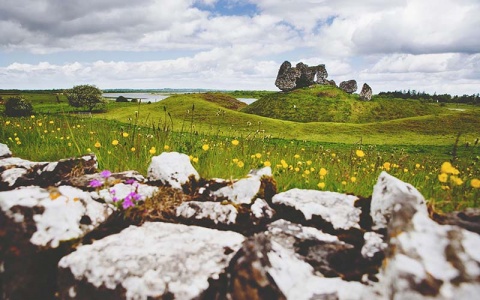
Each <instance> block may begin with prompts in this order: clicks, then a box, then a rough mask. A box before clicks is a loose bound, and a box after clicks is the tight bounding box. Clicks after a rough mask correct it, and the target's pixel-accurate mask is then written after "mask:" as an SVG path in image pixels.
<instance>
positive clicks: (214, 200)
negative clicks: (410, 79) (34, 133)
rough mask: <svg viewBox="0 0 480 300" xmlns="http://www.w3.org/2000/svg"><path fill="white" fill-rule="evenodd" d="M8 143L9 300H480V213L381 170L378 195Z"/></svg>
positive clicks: (4, 175) (3, 286) (3, 246)
mask: <svg viewBox="0 0 480 300" xmlns="http://www.w3.org/2000/svg"><path fill="white" fill-rule="evenodd" d="M11 155H12V154H11V152H10V150H9V149H8V147H7V146H6V145H3V144H0V191H1V192H0V295H1V296H2V299H295V300H296V299H475V298H477V297H478V295H480V236H479V233H480V214H479V212H478V210H469V211H465V212H457V213H451V214H448V215H439V214H437V213H435V212H433V211H431V210H429V209H427V205H426V203H425V199H424V198H423V196H422V195H421V194H420V193H419V192H418V191H417V190H416V189H415V188H414V187H413V186H412V185H410V184H408V183H404V182H402V181H400V180H398V179H396V178H394V177H392V176H390V175H389V174H387V173H385V172H383V173H382V174H380V176H379V178H378V182H377V184H376V185H375V187H374V190H373V193H372V196H371V198H361V197H357V196H353V195H345V194H340V193H334V192H323V191H317V190H301V189H292V190H288V191H286V192H282V193H277V190H276V186H275V180H274V178H272V174H271V170H270V168H264V169H261V170H253V171H251V172H250V173H249V174H247V176H246V177H245V178H242V179H239V180H224V179H204V178H201V177H200V176H199V174H198V173H197V171H196V170H195V169H194V168H193V166H192V165H191V164H190V161H189V159H188V157H187V156H186V155H184V154H179V153H174V152H171V153H162V154H161V155H159V156H156V157H154V158H153V159H152V163H151V165H150V167H149V171H148V178H144V177H143V176H142V175H141V174H139V173H138V172H135V171H126V172H122V173H113V174H112V173H110V172H108V171H102V172H99V171H98V170H97V161H96V157H95V156H94V155H85V156H83V157H80V158H72V159H65V160H60V161H57V162H31V161H28V160H24V159H21V158H16V157H11Z"/></svg>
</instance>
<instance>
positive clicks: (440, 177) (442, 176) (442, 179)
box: [438, 173, 448, 183]
mask: <svg viewBox="0 0 480 300" xmlns="http://www.w3.org/2000/svg"><path fill="white" fill-rule="evenodd" d="M447 179H448V175H447V173H442V174H440V175H438V181H440V182H443V183H445V182H447Z"/></svg>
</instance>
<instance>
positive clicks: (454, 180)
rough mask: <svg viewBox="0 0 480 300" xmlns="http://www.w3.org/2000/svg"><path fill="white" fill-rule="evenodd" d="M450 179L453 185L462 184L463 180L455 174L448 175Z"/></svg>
mask: <svg viewBox="0 0 480 300" xmlns="http://www.w3.org/2000/svg"><path fill="white" fill-rule="evenodd" d="M450 180H451V181H453V183H455V185H462V184H463V180H462V179H461V178H458V177H457V176H452V177H450Z"/></svg>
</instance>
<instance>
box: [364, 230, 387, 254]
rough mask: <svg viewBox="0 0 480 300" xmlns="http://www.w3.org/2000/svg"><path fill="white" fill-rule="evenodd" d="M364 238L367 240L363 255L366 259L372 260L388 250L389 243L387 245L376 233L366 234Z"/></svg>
mask: <svg viewBox="0 0 480 300" xmlns="http://www.w3.org/2000/svg"><path fill="white" fill-rule="evenodd" d="M363 238H364V239H365V244H364V245H363V247H362V250H361V253H362V256H363V257H365V258H369V257H370V258H371V257H373V256H374V255H375V253H377V252H380V251H383V250H385V249H386V248H387V243H385V242H384V241H383V239H382V236H381V235H380V234H378V233H376V232H365V233H364V234H363Z"/></svg>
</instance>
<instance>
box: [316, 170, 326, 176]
mask: <svg viewBox="0 0 480 300" xmlns="http://www.w3.org/2000/svg"><path fill="white" fill-rule="evenodd" d="M327 173H328V172H327V170H326V169H325V168H320V171H319V172H318V174H319V175H320V176H325V175H327Z"/></svg>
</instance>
